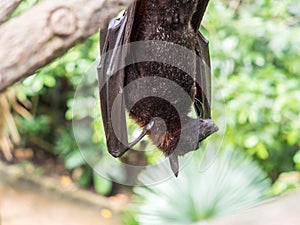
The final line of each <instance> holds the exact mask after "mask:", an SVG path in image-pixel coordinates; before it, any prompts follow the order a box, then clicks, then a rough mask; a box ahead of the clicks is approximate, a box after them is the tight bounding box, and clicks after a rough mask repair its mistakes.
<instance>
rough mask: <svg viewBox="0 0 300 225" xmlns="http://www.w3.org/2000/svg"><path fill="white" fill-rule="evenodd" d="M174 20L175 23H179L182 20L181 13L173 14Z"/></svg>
mask: <svg viewBox="0 0 300 225" xmlns="http://www.w3.org/2000/svg"><path fill="white" fill-rule="evenodd" d="M172 22H173V23H174V24H178V23H179V22H180V17H179V14H178V13H174V14H173V17H172Z"/></svg>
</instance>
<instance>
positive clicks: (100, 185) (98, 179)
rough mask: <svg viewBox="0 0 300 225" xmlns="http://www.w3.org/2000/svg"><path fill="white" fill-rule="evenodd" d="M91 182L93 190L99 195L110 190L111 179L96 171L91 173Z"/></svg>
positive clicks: (105, 193)
mask: <svg viewBox="0 0 300 225" xmlns="http://www.w3.org/2000/svg"><path fill="white" fill-rule="evenodd" d="M93 182H94V188H95V191H96V192H97V193H99V194H101V195H107V194H109V193H110V192H111V190H112V181H111V180H108V179H107V178H104V177H102V176H100V175H98V174H97V173H96V172H94V173H93Z"/></svg>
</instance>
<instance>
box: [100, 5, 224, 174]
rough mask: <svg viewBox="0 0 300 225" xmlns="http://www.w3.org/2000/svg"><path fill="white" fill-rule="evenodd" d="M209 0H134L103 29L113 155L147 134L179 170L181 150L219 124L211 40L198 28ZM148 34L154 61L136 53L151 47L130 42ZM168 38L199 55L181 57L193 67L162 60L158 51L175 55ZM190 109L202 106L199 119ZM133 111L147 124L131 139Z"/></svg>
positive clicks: (105, 111) (104, 90)
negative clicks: (215, 117)
mask: <svg viewBox="0 0 300 225" xmlns="http://www.w3.org/2000/svg"><path fill="white" fill-rule="evenodd" d="M208 2H209V0H135V1H134V2H133V3H132V4H131V5H130V6H129V7H128V9H127V10H126V11H125V12H124V14H123V16H121V17H120V18H118V19H113V20H111V22H110V23H109V25H108V27H107V28H106V29H102V30H101V31H100V50H101V53H100V54H101V59H100V63H99V65H98V67H97V71H98V80H99V87H100V90H99V92H100V106H101V113H102V120H103V124H104V131H105V135H106V144H107V148H108V151H109V153H110V154H111V155H112V156H114V157H120V156H122V155H123V154H124V153H125V152H127V151H128V150H131V149H132V148H133V146H134V145H136V144H137V143H138V142H139V141H141V140H142V139H143V137H144V136H145V135H148V136H149V138H150V140H151V141H152V142H153V143H154V144H155V145H156V146H157V147H158V149H160V150H161V151H162V152H163V153H164V155H165V156H167V157H169V162H170V166H171V169H172V171H173V173H174V175H175V176H178V171H179V163H178V156H182V155H184V154H186V153H187V152H190V151H194V150H196V149H198V147H199V144H200V143H201V142H202V141H203V140H204V139H205V138H207V137H208V136H210V135H211V134H213V133H214V132H216V131H217V130H218V127H217V126H216V124H215V123H214V122H213V121H212V120H211V105H210V101H211V99H210V98H211V97H210V95H211V94H210V93H211V78H210V77H211V74H210V55H209V49H208V41H207V40H206V39H205V38H204V37H203V35H202V34H201V33H200V32H199V27H200V24H201V21H202V18H203V15H204V13H205V10H206V7H207V5H208ZM141 41H143V42H145V43H148V42H147V41H152V42H154V43H158V44H159V46H158V44H157V45H156V44H154V45H153V46H151V50H149V51H151V54H150V56H149V57H153V60H148V61H140V62H138V60H136V59H137V58H138V56H139V50H144V48H143V47H142V48H141V47H140V48H139V49H135V48H133V47H131V44H132V43H135V42H141ZM155 41H156V42H155ZM152 42H151V43H152ZM168 43H171V44H174V46H177V45H178V46H182V47H184V48H186V49H188V50H189V51H190V52H191V55H192V57H189V58H188V59H186V60H182V61H185V62H184V63H185V64H186V67H187V68H189V70H190V71H192V72H191V74H187V73H186V72H185V71H183V70H182V69H180V68H177V67H176V66H173V65H170V64H166V63H163V62H157V61H155V56H156V55H157V56H160V55H164V57H165V58H170V57H172V55H173V56H174V53H172V52H170V51H167V49H168ZM146 45H147V44H145V49H147V48H146ZM172 46H173V45H172ZM176 49H177V48H175V50H174V51H175V52H176V51H177V50H176ZM146 51H147V50H146ZM174 51H173V52H174ZM175 56H176V55H175ZM178 57H179V58H180V57H181V56H180V55H179V56H178ZM128 62H134V63H132V64H128ZM148 79H152V80H153V82H148V81H147V80H148ZM146 81H147V82H146ZM174 84H175V86H176V87H180V90H184V92H185V94H186V95H187V96H189V98H190V101H186V100H185V99H184V98H183V97H182V96H184V95H181V94H179V91H177V90H176V89H174ZM130 85H131V86H130ZM172 85H173V86H172ZM128 86H130V88H126V87H128ZM152 90H155V91H152ZM146 94H148V96H146ZM144 95H145V96H146V97H144V98H141V96H144ZM166 98H167V99H166ZM191 108H194V109H195V111H196V114H197V118H192V117H190V116H188V113H189V112H190V110H191ZM178 109H180V111H178ZM126 110H127V111H129V115H130V117H131V118H132V119H133V120H134V121H135V122H136V123H137V124H138V125H139V126H140V127H141V128H142V129H143V131H142V132H141V134H140V135H139V137H138V138H136V139H135V140H134V141H132V142H129V141H128V134H127V125H126V114H125V112H126Z"/></svg>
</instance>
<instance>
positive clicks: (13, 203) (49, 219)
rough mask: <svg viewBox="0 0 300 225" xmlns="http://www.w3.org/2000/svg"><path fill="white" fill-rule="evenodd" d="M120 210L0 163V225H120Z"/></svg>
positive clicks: (93, 196)
mask: <svg viewBox="0 0 300 225" xmlns="http://www.w3.org/2000/svg"><path fill="white" fill-rule="evenodd" d="M116 203H118V204H116ZM122 208H124V207H123V205H122V204H120V203H119V202H113V201H112V199H111V198H106V197H103V196H99V195H96V194H94V193H91V192H88V191H85V190H80V189H76V188H74V187H72V186H71V187H61V186H60V183H59V182H56V180H55V179H52V178H50V179H48V178H42V177H40V176H38V177H31V176H26V175H24V172H23V171H22V170H20V169H19V168H18V167H16V166H4V165H3V164H2V163H1V162H0V225H95V224H97V225H120V224H121V222H120V212H121V209H122Z"/></svg>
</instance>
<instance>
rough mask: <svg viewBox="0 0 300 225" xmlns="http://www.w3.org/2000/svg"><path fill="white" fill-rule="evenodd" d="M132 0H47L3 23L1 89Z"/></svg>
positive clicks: (79, 37) (0, 32)
mask: <svg viewBox="0 0 300 225" xmlns="http://www.w3.org/2000/svg"><path fill="white" fill-rule="evenodd" d="M130 2H132V0H89V1H86V0H72V1H61V0H48V1H43V2H41V3H39V4H38V5H36V6H34V7H33V8H31V9H30V10H28V11H26V12H25V13H23V14H21V15H20V16H18V17H16V18H14V19H12V20H10V21H8V22H7V23H5V24H3V25H2V26H1V27H0V34H1V35H0V62H1V63H0V92H1V91H3V90H5V89H6V88H7V87H9V86H10V85H12V84H14V83H15V82H17V81H18V80H20V79H21V78H23V77H25V76H28V75H31V74H33V73H34V72H35V71H36V70H37V69H39V68H41V67H42V66H44V65H46V64H48V63H49V62H51V61H52V60H53V59H55V58H57V57H59V56H61V55H63V54H64V53H65V52H66V51H67V50H68V49H69V48H71V47H72V46H73V45H75V44H76V43H77V42H79V41H82V40H84V39H86V38H87V37H89V36H90V35H92V34H94V33H95V32H96V31H97V30H98V29H99V28H102V27H103V26H105V25H106V24H107V22H108V20H110V19H111V18H112V17H114V16H115V15H116V14H117V13H118V12H119V11H120V10H122V9H125V8H126V7H127V6H128V5H129V3H130Z"/></svg>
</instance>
